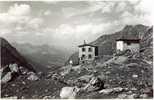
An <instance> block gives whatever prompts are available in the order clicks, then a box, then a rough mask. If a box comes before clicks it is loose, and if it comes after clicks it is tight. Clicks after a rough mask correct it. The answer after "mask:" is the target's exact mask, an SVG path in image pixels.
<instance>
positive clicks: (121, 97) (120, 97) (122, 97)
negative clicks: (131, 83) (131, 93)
mask: <svg viewBox="0 0 154 100" xmlns="http://www.w3.org/2000/svg"><path fill="white" fill-rule="evenodd" d="M117 98H118V99H125V98H127V94H125V93H122V94H119V95H118V97H117Z"/></svg>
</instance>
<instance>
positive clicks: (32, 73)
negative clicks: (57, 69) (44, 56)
mask: <svg viewBox="0 0 154 100" xmlns="http://www.w3.org/2000/svg"><path fill="white" fill-rule="evenodd" d="M0 48H1V51H0V54H1V68H0V77H1V98H5V99H6V98H16V99H17V98H20V99H21V98H22V99H24V98H29V99H32V98H35V99H36V98H46V97H55V96H59V95H58V94H59V93H57V92H58V91H59V90H60V89H61V88H62V87H63V84H60V83H57V82H55V81H53V80H49V79H46V78H45V77H46V76H45V75H44V73H40V71H41V70H39V71H37V70H36V69H37V67H38V66H35V65H37V64H34V63H33V62H29V60H27V58H26V59H25V57H24V56H23V55H21V54H20V53H19V52H18V50H17V49H16V48H15V47H13V46H12V45H11V44H10V43H9V42H8V41H7V40H6V39H4V38H0ZM38 65H39V64H38ZM35 68H36V69H35ZM42 69H43V68H42ZM49 71H51V70H49ZM51 72H53V70H52V71H51ZM44 76H45V77H44Z"/></svg>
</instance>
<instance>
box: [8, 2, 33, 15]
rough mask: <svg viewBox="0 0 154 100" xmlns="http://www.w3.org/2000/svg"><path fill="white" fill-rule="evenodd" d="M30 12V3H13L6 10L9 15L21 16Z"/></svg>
mask: <svg viewBox="0 0 154 100" xmlns="http://www.w3.org/2000/svg"><path fill="white" fill-rule="evenodd" d="M30 12H31V8H30V5H27V4H21V5H18V4H14V6H11V7H10V8H9V10H8V13H9V14H10V15H14V16H23V15H29V14H30Z"/></svg>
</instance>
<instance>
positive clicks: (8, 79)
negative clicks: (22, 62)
mask: <svg viewBox="0 0 154 100" xmlns="http://www.w3.org/2000/svg"><path fill="white" fill-rule="evenodd" d="M11 74H12V73H11V72H8V73H7V74H6V75H5V76H4V77H3V78H2V79H1V83H2V84H3V83H7V82H8V81H10V80H11V78H12V75H11Z"/></svg>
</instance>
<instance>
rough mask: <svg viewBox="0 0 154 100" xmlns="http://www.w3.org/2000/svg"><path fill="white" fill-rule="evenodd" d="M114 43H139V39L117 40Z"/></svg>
mask: <svg viewBox="0 0 154 100" xmlns="http://www.w3.org/2000/svg"><path fill="white" fill-rule="evenodd" d="M116 41H124V42H131V43H139V42H140V39H122V38H121V39H117V40H116Z"/></svg>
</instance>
